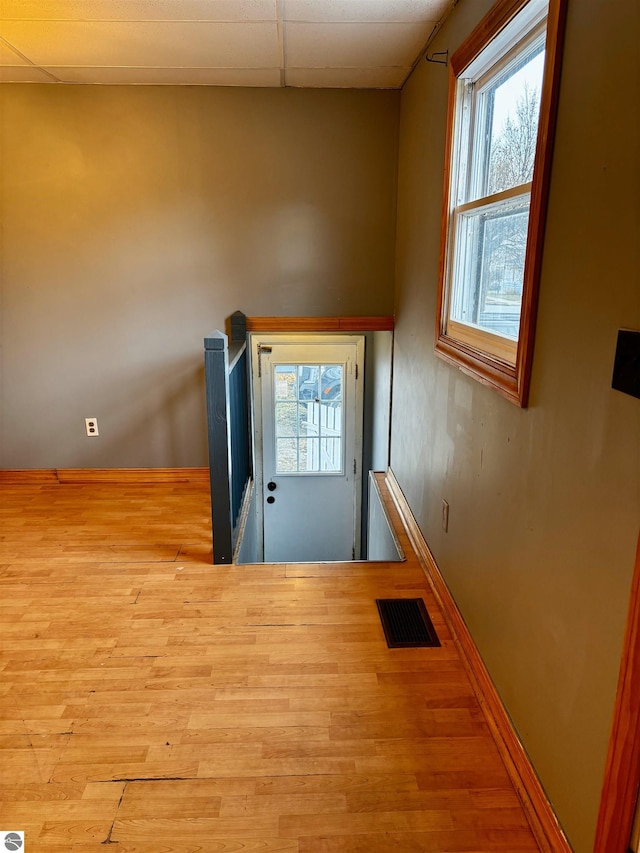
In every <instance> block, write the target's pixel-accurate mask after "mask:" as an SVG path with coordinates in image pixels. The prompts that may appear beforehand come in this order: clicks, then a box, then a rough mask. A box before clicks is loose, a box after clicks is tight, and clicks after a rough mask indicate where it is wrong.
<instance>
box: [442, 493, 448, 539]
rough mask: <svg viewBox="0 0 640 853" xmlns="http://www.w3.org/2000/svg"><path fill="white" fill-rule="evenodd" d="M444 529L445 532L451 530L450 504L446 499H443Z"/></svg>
mask: <svg viewBox="0 0 640 853" xmlns="http://www.w3.org/2000/svg"><path fill="white" fill-rule="evenodd" d="M442 529H443V530H444V532H445V533H447V532H448V530H449V504H448V503H447V502H446V501H445V500H443V501H442Z"/></svg>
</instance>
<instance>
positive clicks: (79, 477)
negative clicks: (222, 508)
mask: <svg viewBox="0 0 640 853" xmlns="http://www.w3.org/2000/svg"><path fill="white" fill-rule="evenodd" d="M208 480H209V469H208V468H22V469H12V470H10V469H8V470H2V471H0V485H44V484H47V483H65V484H80V483H130V484H136V483H192V482H198V483H199V482H208Z"/></svg>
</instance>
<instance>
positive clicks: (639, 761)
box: [593, 536, 640, 853]
mask: <svg viewBox="0 0 640 853" xmlns="http://www.w3.org/2000/svg"><path fill="white" fill-rule="evenodd" d="M639 673H640V536H638V547H637V550H636V562H635V567H634V572H633V580H632V582H631V598H630V601H629V611H628V615H627V626H626V629H625V636H624V645H623V647H622V660H621V661H620V674H619V676H618V689H617V692H616V699H615V705H614V715H613V725H612V727H611V738H610V740H609V750H608V754H607V763H606V765H605V772H604V782H603V785H602V795H601V798H600V810H599V813H598V824H597V827H596V840H595V845H594V848H593V850H594V853H626V851H627V850H628V848H629V841H630V838H631V830H632V827H633V817H634V812H635V807H636V799H637V796H638V786H639V785H640V676H639Z"/></svg>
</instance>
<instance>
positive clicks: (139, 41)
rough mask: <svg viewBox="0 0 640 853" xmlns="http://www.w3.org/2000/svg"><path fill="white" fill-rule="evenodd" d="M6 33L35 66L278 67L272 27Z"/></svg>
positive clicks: (188, 25)
mask: <svg viewBox="0 0 640 853" xmlns="http://www.w3.org/2000/svg"><path fill="white" fill-rule="evenodd" d="M2 34H3V35H4V37H5V38H7V39H8V41H10V42H11V44H13V45H14V46H16V47H17V48H18V50H19V51H20V52H21V53H23V54H25V55H26V56H28V57H29V58H30V59H31V60H32V61H33V62H34V63H35V64H36V65H44V66H52V65H53V66H55V65H61V66H64V67H67V68H68V67H72V66H75V65H80V66H85V67H90V66H92V65H95V66H98V67H105V66H109V65H112V66H130V67H151V68H157V67H161V66H165V67H173V68H181V67H184V68H198V67H203V68H211V67H217V68H234V67H239V68H268V67H271V66H277V65H278V64H279V54H278V49H277V27H276V24H274V23H271V24H270V23H264V24H256V23H246V24H212V23H194V22H179V23H166V22H155V21H154V22H137V21H136V22H129V23H121V22H92V21H74V22H71V21H51V22H47V23H42V24H41V23H37V24H36V23H34V22H22V21H8V22H6V23H4V24H3V25H2Z"/></svg>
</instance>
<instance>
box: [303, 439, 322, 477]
mask: <svg viewBox="0 0 640 853" xmlns="http://www.w3.org/2000/svg"><path fill="white" fill-rule="evenodd" d="M298 470H299V471H300V472H301V473H302V472H305V473H313V472H315V471H319V470H320V440H319V439H317V438H301V439H300V465H299V468H298Z"/></svg>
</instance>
